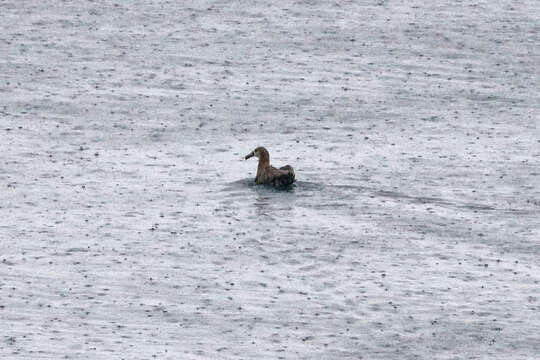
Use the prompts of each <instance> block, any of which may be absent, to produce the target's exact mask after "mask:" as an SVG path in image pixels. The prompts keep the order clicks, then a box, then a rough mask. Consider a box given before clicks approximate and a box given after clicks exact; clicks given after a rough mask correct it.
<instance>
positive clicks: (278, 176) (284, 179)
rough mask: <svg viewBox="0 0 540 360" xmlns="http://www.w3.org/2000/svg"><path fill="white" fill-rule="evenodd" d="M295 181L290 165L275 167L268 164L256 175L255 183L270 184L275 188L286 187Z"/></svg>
mask: <svg viewBox="0 0 540 360" xmlns="http://www.w3.org/2000/svg"><path fill="white" fill-rule="evenodd" d="M294 181H295V175H294V170H293V168H292V167H291V166H290V165H286V166H283V167H281V168H279V169H276V168H275V167H273V166H269V167H267V168H266V169H264V170H263V171H262V172H261V173H260V174H258V175H257V178H256V179H255V182H256V183H257V184H264V185H270V186H273V187H276V188H281V187H287V186H289V185H291V184H292V183H293V182H294Z"/></svg>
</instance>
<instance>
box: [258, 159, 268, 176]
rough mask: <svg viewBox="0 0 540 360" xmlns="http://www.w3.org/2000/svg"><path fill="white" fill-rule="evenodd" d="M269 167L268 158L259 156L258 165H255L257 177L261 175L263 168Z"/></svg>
mask: <svg viewBox="0 0 540 360" xmlns="http://www.w3.org/2000/svg"><path fill="white" fill-rule="evenodd" d="M269 167H270V159H269V158H267V157H261V158H259V166H258V167H257V177H258V176H259V175H262V173H263V172H264V171H265V169H267V168H269Z"/></svg>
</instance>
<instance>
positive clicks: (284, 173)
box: [245, 146, 295, 188]
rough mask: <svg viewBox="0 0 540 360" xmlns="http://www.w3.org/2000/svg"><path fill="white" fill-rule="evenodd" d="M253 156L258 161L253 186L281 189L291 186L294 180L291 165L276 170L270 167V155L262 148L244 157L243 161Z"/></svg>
mask: <svg viewBox="0 0 540 360" xmlns="http://www.w3.org/2000/svg"><path fill="white" fill-rule="evenodd" d="M253 156H255V157H256V158H258V159H259V166H258V167H257V176H256V177H255V184H262V185H269V186H273V187H276V188H282V187H286V186H289V185H291V184H292V183H293V182H294V181H295V179H294V170H293V168H292V166H291V165H285V166H283V167H280V168H279V169H276V168H275V167H273V166H271V165H270V154H269V153H268V150H266V149H265V148H264V147H262V146H259V147H257V148H256V149H255V150H253V151H252V152H250V153H249V154H247V155H246V157H245V159H246V160H247V159H249V158H251V157H253Z"/></svg>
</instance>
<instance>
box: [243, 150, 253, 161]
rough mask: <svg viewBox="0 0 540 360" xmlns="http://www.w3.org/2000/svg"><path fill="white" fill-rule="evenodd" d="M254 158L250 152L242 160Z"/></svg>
mask: <svg viewBox="0 0 540 360" xmlns="http://www.w3.org/2000/svg"><path fill="white" fill-rule="evenodd" d="M253 156H255V154H254V153H253V151H252V152H250V153H249V154H247V155H246V157H245V158H244V159H245V160H247V159H249V158H250V157H253Z"/></svg>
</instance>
